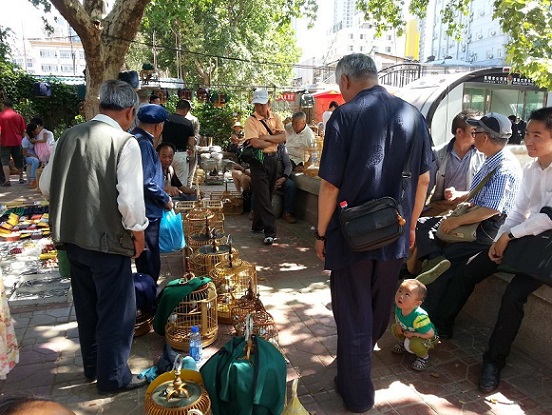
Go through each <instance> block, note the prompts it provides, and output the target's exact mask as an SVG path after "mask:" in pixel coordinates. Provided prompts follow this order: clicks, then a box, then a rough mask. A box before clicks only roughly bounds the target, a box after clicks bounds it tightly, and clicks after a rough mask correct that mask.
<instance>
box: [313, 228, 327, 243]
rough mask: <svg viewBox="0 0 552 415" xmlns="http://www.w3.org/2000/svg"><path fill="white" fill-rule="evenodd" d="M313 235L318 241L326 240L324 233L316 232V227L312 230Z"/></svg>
mask: <svg viewBox="0 0 552 415" xmlns="http://www.w3.org/2000/svg"><path fill="white" fill-rule="evenodd" d="M314 237H315V238H316V240H318V241H325V240H326V235H320V234H319V233H318V229H316V230H315V231H314Z"/></svg>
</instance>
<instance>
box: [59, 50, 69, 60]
mask: <svg viewBox="0 0 552 415" xmlns="http://www.w3.org/2000/svg"><path fill="white" fill-rule="evenodd" d="M59 57H60V59H71V51H70V50H69V49H60V50H59Z"/></svg>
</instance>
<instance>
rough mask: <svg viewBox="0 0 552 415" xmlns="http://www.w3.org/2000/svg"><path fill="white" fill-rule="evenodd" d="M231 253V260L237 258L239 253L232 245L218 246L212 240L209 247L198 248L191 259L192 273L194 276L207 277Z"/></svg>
mask: <svg viewBox="0 0 552 415" xmlns="http://www.w3.org/2000/svg"><path fill="white" fill-rule="evenodd" d="M230 252H232V256H233V258H239V251H238V250H237V249H236V248H233V247H232V245H231V244H230V245H218V244H217V243H216V240H213V241H212V243H211V244H210V245H205V246H202V247H201V248H199V250H198V251H197V252H196V253H195V254H194V256H193V257H192V259H191V267H192V271H193V272H194V274H195V275H209V273H210V272H211V270H212V269H213V268H214V267H215V265H217V264H218V263H219V262H222V261H224V260H225V259H226V258H227V257H228V254H229V253H230Z"/></svg>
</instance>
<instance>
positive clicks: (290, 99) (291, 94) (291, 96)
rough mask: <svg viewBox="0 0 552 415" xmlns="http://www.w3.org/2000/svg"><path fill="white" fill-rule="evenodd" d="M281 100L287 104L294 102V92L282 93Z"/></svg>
mask: <svg viewBox="0 0 552 415" xmlns="http://www.w3.org/2000/svg"><path fill="white" fill-rule="evenodd" d="M282 99H283V100H284V101H287V102H293V101H295V92H282Z"/></svg>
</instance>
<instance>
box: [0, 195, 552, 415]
mask: <svg viewBox="0 0 552 415" xmlns="http://www.w3.org/2000/svg"><path fill="white" fill-rule="evenodd" d="M3 190H4V189H3ZM208 190H209V189H208ZM215 190H220V189H215ZM20 194H23V195H24V196H25V195H26V196H25V197H27V198H30V199H34V198H36V193H34V194H33V193H30V192H29V191H27V190H25V189H24V188H23V187H22V186H21V187H20V186H18V185H15V186H12V188H9V190H8V191H4V192H3V193H0V202H2V203H4V202H5V201H6V200H11V199H14V198H15V197H19V196H20ZM249 227H250V222H249V221H248V220H247V216H246V215H241V216H227V217H226V231H227V232H230V233H231V234H232V237H233V240H234V244H235V247H236V248H238V249H239V250H240V256H241V258H242V259H244V260H248V261H250V262H254V263H256V266H257V270H258V275H259V291H260V294H261V299H262V301H263V302H264V304H265V306H266V308H267V310H268V311H269V312H271V313H272V315H273V316H274V318H275V321H276V323H277V327H278V330H279V343H280V345H281V347H282V349H283V350H284V352H285V354H286V356H287V357H288V359H289V361H290V364H289V365H288V381H290V380H292V379H293V378H295V377H300V383H299V397H300V400H301V402H302V403H303V404H304V405H305V407H306V408H307V409H308V410H309V411H310V412H311V413H316V414H318V415H323V414H328V415H339V414H346V413H347V412H346V411H345V410H344V408H343V405H342V401H341V399H340V398H339V396H338V395H337V394H336V392H335V390H334V386H333V377H334V375H335V371H336V369H335V362H334V360H335V353H336V330H335V325H334V321H333V317H332V313H331V306H330V294H329V288H328V274H327V273H326V272H324V271H323V269H322V264H321V263H320V262H319V261H318V259H317V258H316V257H315V255H314V252H313V249H312V242H313V238H312V231H311V227H310V226H309V225H308V224H306V223H304V222H298V223H297V224H293V225H290V224H287V223H285V222H284V221H281V220H279V221H278V227H279V239H278V240H277V242H276V243H275V244H274V245H273V246H272V247H265V246H264V245H263V244H262V236H261V235H257V234H251V233H250V232H249ZM163 273H170V274H171V275H172V277H177V276H179V275H180V274H181V273H182V261H181V258H180V257H178V256H176V255H167V256H164V259H163ZM12 315H13V318H14V320H15V321H16V332H17V337H18V340H19V344H20V347H21V358H20V363H19V364H18V365H17V366H16V367H15V369H14V370H13V371H12V372H11V373H10V374H9V375H8V378H7V380H5V381H0V392H1V393H12V392H16V391H18V392H19V391H28V392H32V393H35V394H40V395H47V396H52V397H53V398H54V399H56V400H57V401H59V402H61V403H64V404H66V405H67V406H69V407H70V408H71V409H73V410H74V411H75V413H77V414H78V415H89V414H90V415H92V414H108V415H109V414H113V415H116V414H117V415H118V414H128V415H138V414H143V396H144V395H143V394H144V390H143V389H141V390H136V391H130V392H126V393H121V394H118V395H112V396H100V395H98V394H97V393H96V388H95V385H94V384H90V383H87V382H86V381H85V379H84V376H83V372H82V368H81V357H80V351H79V346H78V338H77V327H76V322H75V316H74V309H73V307H72V305H71V304H67V303H65V304H50V305H44V306H40V307H34V306H26V307H17V308H12ZM230 335H231V330H230V328H229V327H227V326H221V327H220V330H219V338H218V340H217V342H216V343H215V344H213V345H212V346H210V347H209V348H207V349H206V351H205V352H206V355H207V356H209V355H210V354H212V353H213V352H214V351H216V350H217V349H218V348H219V347H220V346H221V345H222V344H224V343H225V342H226V341H228V340H229V338H230ZM488 336H489V329H488V328H486V327H480V326H478V325H477V323H476V322H475V321H474V320H473V319H471V318H470V317H469V316H468V315H465V314H462V315H461V316H460V318H459V322H458V328H457V329H456V330H455V338H454V339H453V340H452V341H450V340H449V341H443V342H442V344H440V345H438V346H437V347H436V348H435V349H434V350H433V351H432V353H431V360H430V365H429V367H428V368H427V370H426V371H424V372H422V373H417V372H414V371H412V370H411V369H410V363H411V361H412V356H410V355H403V356H397V355H394V354H392V353H391V352H390V350H389V349H390V347H391V345H392V344H393V343H394V340H393V338H392V336H391V335H390V334H389V333H386V335H385V336H384V337H383V338H382V339H381V340H380V342H379V343H378V347H377V349H376V351H375V352H374V359H373V361H374V363H373V365H374V369H373V379H374V382H375V384H376V385H377V392H376V405H375V407H374V408H373V409H372V410H371V411H369V412H367V414H405V415H406V414H408V415H417V414H421V415H429V414H440V415H445V414H447V415H448V414H489V415H491V414H495V415H503V414H527V415H537V414H539V415H543V414H552V394H551V393H550V392H551V391H552V379H551V378H550V373H551V371H550V368H545V367H541V365H540V364H539V362H536V361H534V360H532V359H530V358H528V357H526V356H524V355H523V354H522V353H521V352H520V351H519V350H514V351H513V352H512V355H511V356H510V359H509V362H508V366H507V367H506V368H505V369H504V371H503V381H502V383H501V387H500V388H499V389H498V390H497V391H496V392H495V393H493V394H490V395H488V396H485V395H482V394H481V393H479V392H478V390H477V386H476V385H477V380H478V374H479V367H480V359H481V354H482V352H483V351H484V349H485V347H486V343H487V340H488ZM162 346H163V339H162V338H161V337H160V336H159V335H157V334H155V333H153V332H152V333H149V334H147V335H145V336H142V337H139V338H136V339H135V340H134V342H133V348H132V356H131V359H130V365H131V368H132V369H133V371H140V370H143V369H145V368H147V367H149V366H151V365H152V364H153V363H154V362H156V361H157V359H158V357H159V355H160V353H161V350H162ZM288 384H290V382H288Z"/></svg>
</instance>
